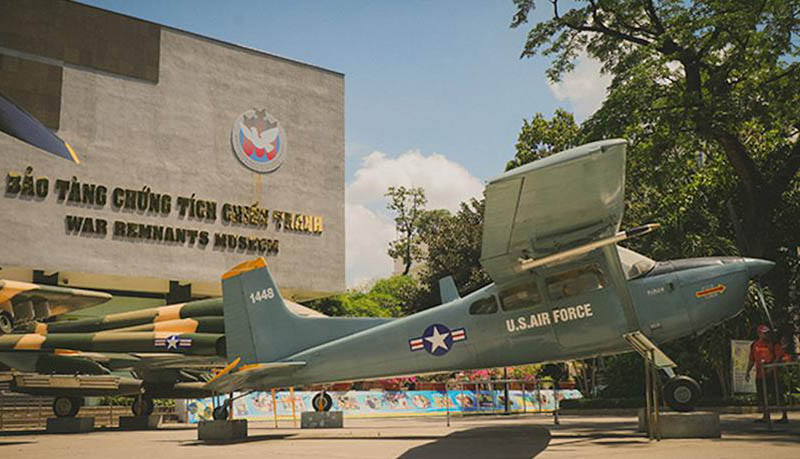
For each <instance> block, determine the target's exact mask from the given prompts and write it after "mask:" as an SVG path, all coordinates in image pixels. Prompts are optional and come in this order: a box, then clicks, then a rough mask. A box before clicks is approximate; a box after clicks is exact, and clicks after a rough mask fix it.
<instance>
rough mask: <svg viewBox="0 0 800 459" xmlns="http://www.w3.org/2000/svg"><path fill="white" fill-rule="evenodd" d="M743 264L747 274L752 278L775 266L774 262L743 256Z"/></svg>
mask: <svg viewBox="0 0 800 459" xmlns="http://www.w3.org/2000/svg"><path fill="white" fill-rule="evenodd" d="M744 265H745V266H746V267H747V275H748V276H749V277H751V278H753V277H757V276H760V275H762V274H766V273H767V272H769V270H770V269H772V268H773V267H774V266H775V262H773V261H769V260H762V259H760V258H744Z"/></svg>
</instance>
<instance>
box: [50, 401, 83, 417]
mask: <svg viewBox="0 0 800 459" xmlns="http://www.w3.org/2000/svg"><path fill="white" fill-rule="evenodd" d="M81 406H83V399H82V398H77V397H56V399H55V400H53V414H55V415H56V416H57V417H59V418H74V417H75V415H76V414H78V411H80V409H81Z"/></svg>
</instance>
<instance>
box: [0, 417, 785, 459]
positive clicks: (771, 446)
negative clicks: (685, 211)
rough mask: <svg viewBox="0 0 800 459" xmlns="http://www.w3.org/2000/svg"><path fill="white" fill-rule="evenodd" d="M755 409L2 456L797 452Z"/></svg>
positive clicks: (166, 440)
mask: <svg viewBox="0 0 800 459" xmlns="http://www.w3.org/2000/svg"><path fill="white" fill-rule="evenodd" d="M753 419H754V416H753V415H723V416H722V431H723V433H722V438H721V439H714V440H663V441H661V442H648V440H647V438H646V437H645V436H644V435H642V434H640V433H637V432H636V419H635V418H630V417H603V416H593V417H584V416H562V417H561V425H559V426H554V425H553V423H552V418H551V417H550V416H546V415H526V416H476V417H466V418H461V417H456V418H454V419H453V421H452V424H451V426H450V427H447V426H446V425H445V419H444V418H441V417H435V418H431V417H425V418H419V417H418V418H403V419H395V418H391V419H345V428H344V429H331V430H300V429H295V428H292V427H291V423H290V422H281V424H280V426H279V428H278V429H275V428H274V427H273V424H272V422H251V423H250V428H249V438H248V439H247V440H246V441H243V442H240V443H236V444H229V445H208V444H204V443H201V442H198V441H197V431H196V430H195V428H194V427H193V426H183V425H177V424H175V425H167V426H165V427H164V428H162V429H160V430H157V431H144V432H122V431H116V430H106V431H97V432H93V433H90V434H74V435H45V434H43V433H39V432H24V433H13V434H11V433H3V434H0V456H1V457H3V458H4V459H5V458H20V459H22V458H24V459H31V458H43V459H54V458H61V457H78V458H80V459H123V458H136V459H143V458H145V459H152V458H161V457H165V458H170V459H176V458H181V457H187V458H189V457H191V458H206V457H208V458H219V457H225V458H236V457H247V458H252V457H280V458H284V457H285V458H315V459H318V458H394V457H401V458H428V457H430V458H456V457H458V458H481V457H491V458H530V457H537V458H538V457H541V458H578V457H580V458H583V457H590V456H598V457H646V458H648V459H658V458H667V457H669V458H674V457H680V458H681V459H687V458H693V457H698V458H699V457H702V458H716V457H725V458H751V457H761V456H763V457H768V458H770V459H778V458H797V457H800V421H795V422H794V423H792V424H789V425H788V426H777V427H776V430H775V431H774V432H768V431H767V429H766V427H765V426H763V425H760V424H754V423H753V422H752V420H753Z"/></svg>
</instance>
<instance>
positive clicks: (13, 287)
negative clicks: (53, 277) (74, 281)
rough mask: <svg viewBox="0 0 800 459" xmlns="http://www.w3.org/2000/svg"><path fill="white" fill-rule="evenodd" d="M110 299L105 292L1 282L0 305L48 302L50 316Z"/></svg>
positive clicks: (9, 281) (8, 281) (7, 281)
mask: <svg viewBox="0 0 800 459" xmlns="http://www.w3.org/2000/svg"><path fill="white" fill-rule="evenodd" d="M110 299H111V295H109V294H108V293H104V292H95V291H92V290H80V289H76V288H67V287H56V286H53V285H42V284H31V283H28V282H17V281H11V280H0V304H3V303H5V302H6V301H11V303H12V304H13V305H17V304H21V303H24V302H27V301H31V302H33V304H39V303H44V302H47V304H48V305H49V308H50V309H49V312H50V316H57V315H60V314H64V313H66V312H70V311H75V310H77V309H84V308H88V307H91V306H95V305H98V304H101V303H105V302H106V301H108V300H110Z"/></svg>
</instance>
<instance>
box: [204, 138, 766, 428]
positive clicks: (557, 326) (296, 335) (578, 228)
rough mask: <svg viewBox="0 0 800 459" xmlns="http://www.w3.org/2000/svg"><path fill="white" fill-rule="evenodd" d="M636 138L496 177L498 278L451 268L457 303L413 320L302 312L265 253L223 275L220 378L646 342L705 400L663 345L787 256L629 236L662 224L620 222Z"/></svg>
mask: <svg viewBox="0 0 800 459" xmlns="http://www.w3.org/2000/svg"><path fill="white" fill-rule="evenodd" d="M626 146H627V144H626V142H625V141H624V140H619V139H617V140H606V141H600V142H594V143H590V144H587V145H583V146H580V147H577V148H573V149H570V150H567V151H564V152H561V153H558V154H555V155H552V156H550V157H547V158H544V159H541V160H538V161H535V162H533V163H530V164H527V165H525V166H522V167H519V168H517V169H514V170H511V171H509V172H506V173H505V174H503V175H501V176H499V177H497V178H496V179H494V180H492V181H490V182H489V184H488V185H487V187H486V192H485V195H486V211H485V212H486V213H485V220H484V221H485V223H484V229H483V242H482V258H481V264H482V265H483V267H484V268H485V269H486V271H487V272H488V273H489V275H490V276H491V277H492V279H493V280H494V283H492V284H490V285H488V286H486V287H484V288H482V289H480V290H478V291H476V292H473V293H471V294H469V295H467V296H465V297H463V298H461V297H459V296H458V293H457V291H456V289H455V286H454V284H453V282H452V278H450V279H449V280H446V281H444V282H443V288H442V289H441V290H442V292H443V300H442V301H443V302H444V304H442V305H440V306H438V307H434V308H432V309H428V310H426V311H422V312H419V313H417V314H414V315H411V316H408V317H405V318H401V319H391V320H386V319H384V320H383V321H381V322H380V323H373V324H370V323H369V322H356V321H355V319H341V318H303V317H298V316H296V315H295V314H293V313H291V312H290V311H289V310H288V309H287V308H286V306H285V303H284V301H283V299H282V298H281V295H280V293H279V292H278V289H277V288H276V286H275V283H274V281H273V279H272V277H271V275H270V273H269V270H268V268H267V265H266V262H265V261H264V259H263V258H260V259H256V260H253V261H250V262H245V263H242V264H240V265H238V266H236V267H235V268H234V269H232V270H231V271H229V272H227V273H226V274H224V275H223V276H222V289H223V298H224V320H225V330H226V332H227V340H226V346H227V359H228V361H229V362H230V363H229V365H228V366H226V367H225V369H224V370H223V371H221V372H219V373H218V374H217V376H216V377H215V378H214V379H212V380H211V381H209V382H208V383H207V384H206V387H207V388H208V389H209V390H212V391H215V392H218V393H233V392H234V391H247V390H264V389H269V388H276V387H288V386H297V385H307V384H321V383H322V384H324V383H333V382H339V381H353V380H363V379H370V378H382V377H388V376H395V375H409V374H420V373H433V372H451V371H456V370H462V369H473V368H487V367H500V366H510V365H519V364H525V363H535V362H552V361H563V360H572V359H582V358H588V357H593V356H599V355H610V354H618V353H624V352H629V351H631V350H638V351H640V352H645V351H647V352H648V355H651V354H649V352H652V353H654V355H655V364H656V366H657V367H659V368H661V369H662V370H664V372H665V373H666V376H667V377H668V378H669V379H668V381H667V383H666V385H665V388H664V392H665V393H664V395H665V399H666V401H667V402H668V403H669V405H670V406H672V407H673V408H674V409H676V410H690V409H692V407H693V406H694V405H695V403H696V402H697V399H698V397H699V396H700V388H699V386H698V384H697V382H695V381H694V380H692V379H691V378H689V377H686V376H676V375H675V373H674V371H673V370H672V369H673V368H674V367H675V366H676V365H675V363H674V362H672V361H671V360H670V359H669V357H667V356H666V355H664V353H663V352H661V351H660V350H659V349H658V345H660V344H662V343H665V342H668V341H671V340H677V339H680V338H682V337H685V336H688V335H691V334H695V333H702V332H703V331H704V330H706V329H707V328H709V327H711V326H713V325H714V324H717V323H720V322H722V321H724V320H726V319H728V318H730V317H732V316H734V315H736V314H738V313H739V312H740V311H741V310H742V308H743V306H744V303H745V298H746V293H747V287H748V281H749V279H751V278H753V277H755V276H758V275H760V274H763V273H765V272H767V271H768V270H770V269H771V268H772V266H773V265H774V263H772V262H770V261H766V260H759V259H752V258H740V257H709V258H695V259H683V260H672V261H662V262H656V261H653V260H651V259H649V258H647V257H645V256H643V255H640V254H638V253H635V252H633V251H631V250H627V249H625V248H623V247H620V246H618V245H617V243H618V242H621V241H623V240H625V239H627V238H630V237H633V236H637V235H640V234H644V233H647V232H649V231H651V230H652V229H654V228H655V227H656V226H657V225H647V226H644V227H641V228H635V229H632V230H629V231H619V226H620V222H621V220H622V213H623V196H624V178H625V150H626ZM240 394H241V392H240ZM240 396H241V395H240ZM231 401H232V398H229V402H231ZM229 404H230V403H226V404H225V405H224V406H223V407H221V408H220V409H218V410H217V412H215V416H216V417H217V418H224V417H226V416H227V414H228V413H227V407H228V406H229ZM314 406H315V408H316V409H318V410H327V409H330V406H331V399H330V396H329V395H328V394H325V393H324V392H322V393H320V394H317V396H316V397H315V398H314Z"/></svg>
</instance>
